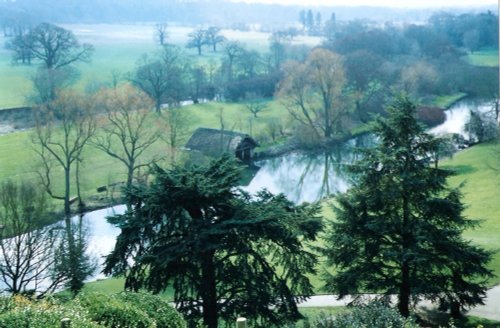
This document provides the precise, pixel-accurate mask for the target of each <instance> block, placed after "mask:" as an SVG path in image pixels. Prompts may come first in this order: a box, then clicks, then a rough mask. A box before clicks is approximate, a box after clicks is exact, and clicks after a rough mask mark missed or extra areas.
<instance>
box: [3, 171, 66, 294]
mask: <svg viewBox="0 0 500 328" xmlns="http://www.w3.org/2000/svg"><path fill="white" fill-rule="evenodd" d="M48 209H49V201H48V199H47V197H46V194H45V192H44V191H43V190H39V189H38V188H37V187H36V186H35V185H32V184H29V183H20V184H15V183H13V182H10V181H8V182H4V183H3V184H2V185H1V186H0V285H4V286H3V289H4V290H5V291H6V292H8V293H12V294H22V293H35V294H37V295H39V296H40V295H43V294H45V293H47V292H51V291H54V290H55V289H56V288H57V287H59V286H61V285H62V284H63V283H64V280H65V278H64V275H62V274H59V273H56V270H55V257H54V255H55V247H54V245H55V243H56V242H57V240H58V239H59V238H60V235H61V232H62V230H61V229H60V227H58V226H56V225H51V226H46V225H45V226H44V224H46V220H47V219H48ZM0 287H2V286H0ZM0 289H1V288H0Z"/></svg>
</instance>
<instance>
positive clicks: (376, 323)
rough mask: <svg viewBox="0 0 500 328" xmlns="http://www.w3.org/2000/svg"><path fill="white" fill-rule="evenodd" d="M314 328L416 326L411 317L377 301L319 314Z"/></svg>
mask: <svg viewBox="0 0 500 328" xmlns="http://www.w3.org/2000/svg"><path fill="white" fill-rule="evenodd" d="M312 326H313V327H316V328H416V327H418V325H417V324H416V323H414V322H413V320H412V319H407V318H404V317H403V316H401V315H400V314H399V313H398V312H397V311H396V310H394V309H391V308H389V307H387V306H385V305H383V304H381V303H379V302H373V303H370V304H368V305H364V306H360V307H355V308H354V309H353V310H352V311H350V312H347V313H342V314H339V315H337V316H336V317H333V316H328V315H325V314H322V315H320V317H319V318H318V319H316V320H315V322H314V323H313V324H312Z"/></svg>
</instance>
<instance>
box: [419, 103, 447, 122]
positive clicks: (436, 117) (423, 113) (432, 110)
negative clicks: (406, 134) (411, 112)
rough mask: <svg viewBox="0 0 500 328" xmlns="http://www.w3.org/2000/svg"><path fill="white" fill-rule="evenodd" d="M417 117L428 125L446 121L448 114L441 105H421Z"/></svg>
mask: <svg viewBox="0 0 500 328" xmlns="http://www.w3.org/2000/svg"><path fill="white" fill-rule="evenodd" d="M417 118H418V119H419V121H420V122H422V123H424V124H425V125H426V126H428V127H433V126H436V125H439V124H442V123H444V121H445V120H446V114H445V113H444V110H443V109H442V108H439V107H420V108H418V110H417Z"/></svg>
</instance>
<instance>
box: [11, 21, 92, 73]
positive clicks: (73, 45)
mask: <svg viewBox="0 0 500 328" xmlns="http://www.w3.org/2000/svg"><path fill="white" fill-rule="evenodd" d="M14 42H15V43H16V44H18V45H19V46H18V47H16V48H15V49H14V51H15V52H14V56H15V58H17V57H18V56H19V53H17V52H18V51H17V49H19V51H22V52H25V51H29V53H30V55H31V57H32V58H34V59H38V60H40V61H41V62H42V63H43V66H44V67H45V68H47V69H58V68H61V67H64V66H68V65H71V64H73V63H76V62H89V61H90V58H91V56H92V52H93V51H94V48H93V46H92V45H90V44H87V43H84V44H80V43H79V42H78V40H77V39H76V37H75V35H74V34H73V32H71V31H68V30H66V29H64V28H62V27H59V26H56V25H53V24H49V23H42V24H39V25H37V26H36V27H35V28H33V29H32V30H30V31H29V32H28V33H27V34H26V35H25V36H23V35H21V36H18V37H16V39H15V40H14Z"/></svg>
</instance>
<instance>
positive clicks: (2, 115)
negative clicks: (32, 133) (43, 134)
mask: <svg viewBox="0 0 500 328" xmlns="http://www.w3.org/2000/svg"><path fill="white" fill-rule="evenodd" d="M34 125H35V123H34V121H33V108H32V107H16V108H6V109H1V110H0V134H6V133H11V132H15V131H18V130H24V129H28V128H31V127H33V126H34Z"/></svg>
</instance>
